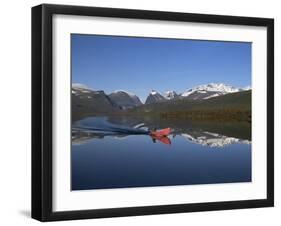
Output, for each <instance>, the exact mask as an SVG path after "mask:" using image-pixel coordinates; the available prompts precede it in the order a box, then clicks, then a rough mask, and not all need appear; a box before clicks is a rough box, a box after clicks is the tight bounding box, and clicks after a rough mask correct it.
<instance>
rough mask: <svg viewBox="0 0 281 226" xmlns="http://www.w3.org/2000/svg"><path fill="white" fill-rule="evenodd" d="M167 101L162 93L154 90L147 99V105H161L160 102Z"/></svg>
mask: <svg viewBox="0 0 281 226" xmlns="http://www.w3.org/2000/svg"><path fill="white" fill-rule="evenodd" d="M166 100H167V99H166V98H165V97H163V96H162V95H161V94H160V93H158V92H157V91H155V90H152V91H151V92H150V93H149V95H148V97H147V98H146V101H145V104H153V103H159V102H164V101H166Z"/></svg>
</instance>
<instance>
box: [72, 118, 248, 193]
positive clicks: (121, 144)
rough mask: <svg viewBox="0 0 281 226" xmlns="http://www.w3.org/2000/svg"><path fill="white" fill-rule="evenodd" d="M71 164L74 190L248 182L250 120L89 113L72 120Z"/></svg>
mask: <svg viewBox="0 0 281 226" xmlns="http://www.w3.org/2000/svg"><path fill="white" fill-rule="evenodd" d="M166 127H170V128H172V130H173V132H172V133H171V134H170V135H169V136H168V137H166V138H165V139H155V138H154V139H153V138H152V137H151V136H149V135H148V134H147V131H148V130H151V129H152V128H157V129H162V128H166ZM71 164H72V169H71V171H72V175H71V178H72V185H71V186H72V190H87V189H108V188H126V187H147V186H171V185H192V184H210V183H234V182H250V181H251V126H250V124H249V123H242V122H240V123H225V122H221V123H219V122H216V123H202V122H200V123H199V122H196V123H194V122H188V121H183V120H155V119H151V118H130V117H123V118H119V117H118V118H116V117H112V118H108V117H88V118H85V119H82V120H80V121H78V122H75V123H74V124H73V128H72V155H71Z"/></svg>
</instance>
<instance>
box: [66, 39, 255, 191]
mask: <svg viewBox="0 0 281 226" xmlns="http://www.w3.org/2000/svg"><path fill="white" fill-rule="evenodd" d="M71 74H72V91H71V92H72V95H71V101H72V102H71V103H72V150H71V151H72V153H71V174H72V175H71V183H72V184H71V189H72V190H91V189H112V188H132V187H153V186H176V185H177V186H178V185H204V184H213V183H237V182H240V183H241V182H251V179H252V178H251V167H252V166H251V155H252V152H251V43H250V42H229V41H225V42H224V41H209V40H187V39H167V38H149V37H125V36H106V35H90V34H89V35H88V34H87V35H86V34H71Z"/></svg>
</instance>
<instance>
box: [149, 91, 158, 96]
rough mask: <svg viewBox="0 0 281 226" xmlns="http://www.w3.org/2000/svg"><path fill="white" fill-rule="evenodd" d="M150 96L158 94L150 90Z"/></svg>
mask: <svg viewBox="0 0 281 226" xmlns="http://www.w3.org/2000/svg"><path fill="white" fill-rule="evenodd" d="M150 94H151V95H156V94H159V93H158V92H157V91H156V90H151V92H150Z"/></svg>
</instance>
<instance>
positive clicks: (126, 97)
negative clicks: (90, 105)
mask: <svg viewBox="0 0 281 226" xmlns="http://www.w3.org/2000/svg"><path fill="white" fill-rule="evenodd" d="M108 96H109V98H110V99H111V100H112V101H113V102H114V103H115V104H116V105H118V107H119V108H121V109H128V108H132V107H136V106H139V105H142V102H141V101H140V99H139V98H138V97H137V96H136V95H134V94H132V93H129V92H127V91H124V90H117V91H115V92H113V93H111V94H109V95H108Z"/></svg>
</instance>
